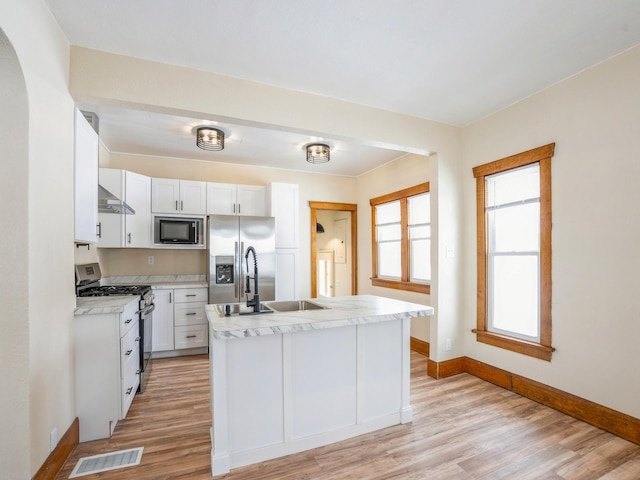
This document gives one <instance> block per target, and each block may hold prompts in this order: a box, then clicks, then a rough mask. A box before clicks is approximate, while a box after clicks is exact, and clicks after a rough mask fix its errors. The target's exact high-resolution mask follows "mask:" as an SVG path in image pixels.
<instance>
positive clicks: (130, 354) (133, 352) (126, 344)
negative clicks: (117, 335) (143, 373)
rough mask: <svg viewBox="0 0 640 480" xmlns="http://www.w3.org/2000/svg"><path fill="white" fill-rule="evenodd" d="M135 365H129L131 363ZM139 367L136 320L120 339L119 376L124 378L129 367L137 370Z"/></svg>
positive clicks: (138, 342) (138, 340)
mask: <svg viewBox="0 0 640 480" xmlns="http://www.w3.org/2000/svg"><path fill="white" fill-rule="evenodd" d="M132 362H133V364H135V367H132V366H131V363H132ZM139 367H140V333H139V331H138V322H136V324H135V325H134V326H133V327H132V328H130V329H129V331H128V332H127V334H126V335H125V336H124V337H122V338H121V339H120V376H121V378H125V377H126V376H127V371H128V370H130V369H133V370H137V369H138V368H139Z"/></svg>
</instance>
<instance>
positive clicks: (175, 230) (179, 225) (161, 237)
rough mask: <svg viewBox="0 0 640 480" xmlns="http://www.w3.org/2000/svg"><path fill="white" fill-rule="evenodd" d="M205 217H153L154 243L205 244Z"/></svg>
mask: <svg viewBox="0 0 640 480" xmlns="http://www.w3.org/2000/svg"><path fill="white" fill-rule="evenodd" d="M203 224H204V219H203V218H198V217H160V216H155V217H154V218H153V243H155V244H158V245H204V242H203V240H204V236H203Z"/></svg>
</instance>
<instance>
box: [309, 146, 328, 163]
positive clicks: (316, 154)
mask: <svg viewBox="0 0 640 480" xmlns="http://www.w3.org/2000/svg"><path fill="white" fill-rule="evenodd" d="M330 151H331V149H330V148H329V145H325V144H324V143H311V144H309V145H307V162H309V163H326V162H328V161H329V152H330Z"/></svg>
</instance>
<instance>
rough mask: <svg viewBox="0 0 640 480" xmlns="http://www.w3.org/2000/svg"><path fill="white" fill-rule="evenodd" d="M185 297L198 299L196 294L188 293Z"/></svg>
mask: <svg viewBox="0 0 640 480" xmlns="http://www.w3.org/2000/svg"><path fill="white" fill-rule="evenodd" d="M185 297H197V295H196V294H195V293H188V294H186V295H185Z"/></svg>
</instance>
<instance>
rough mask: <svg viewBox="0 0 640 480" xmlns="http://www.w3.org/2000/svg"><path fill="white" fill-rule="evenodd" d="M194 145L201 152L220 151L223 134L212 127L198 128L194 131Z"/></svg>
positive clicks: (222, 143)
mask: <svg viewBox="0 0 640 480" xmlns="http://www.w3.org/2000/svg"><path fill="white" fill-rule="evenodd" d="M196 145H197V146H198V147H200V148H201V149H202V150H209V151H218V150H222V149H223V148H224V132H223V131H222V130H218V129H217V128H213V127H200V128H198V130H197V131H196Z"/></svg>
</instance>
